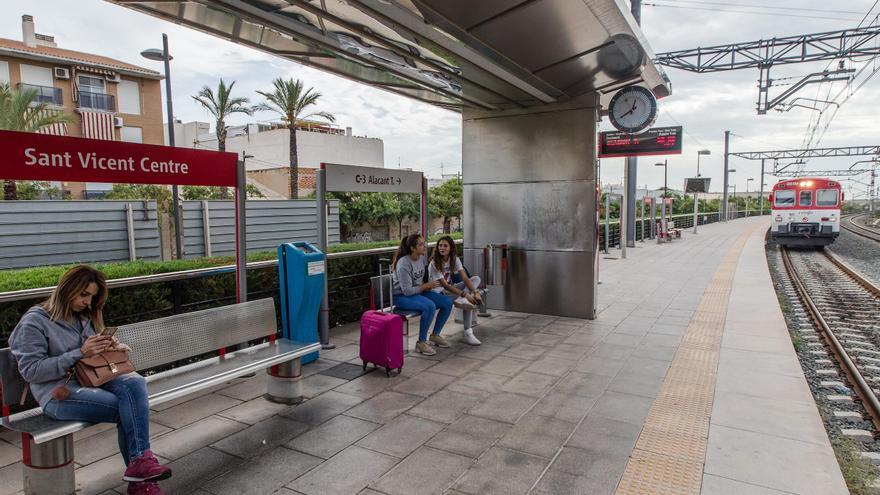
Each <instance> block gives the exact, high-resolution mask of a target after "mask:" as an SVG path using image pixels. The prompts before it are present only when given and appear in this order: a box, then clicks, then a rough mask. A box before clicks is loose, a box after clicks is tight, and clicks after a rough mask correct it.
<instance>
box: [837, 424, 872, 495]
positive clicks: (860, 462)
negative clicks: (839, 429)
mask: <svg viewBox="0 0 880 495" xmlns="http://www.w3.org/2000/svg"><path fill="white" fill-rule="evenodd" d="M831 446H832V447H834V453H835V455H837V463H838V464H839V465H840V472H841V473H842V474H843V479H844V480H846V486H847V487H848V488H849V492H850V494H852V495H878V493H880V490H877V489H876V488H873V487H872V486H871V485H872V484H873V483H874V481H875V480H876V479H877V468H876V467H874V465H873V464H871V462H870V461H868V460H865V459H863V458H862V456H861V452H862V447H861V446H860V445H859V444H858V442H856V441H855V440H853V439H851V438H847V437H844V436H839V437H837V438H834V439H832V441H831Z"/></svg>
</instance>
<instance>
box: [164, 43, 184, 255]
mask: <svg viewBox="0 0 880 495" xmlns="http://www.w3.org/2000/svg"><path fill="white" fill-rule="evenodd" d="M162 58H163V60H162V62H163V63H164V64H165V100H166V102H165V103H166V105H165V108H166V110H167V111H168V146H171V147H172V148H173V147H174V108H173V105H172V104H171V56H170V55H169V54H168V35H167V34H165V33H162ZM171 209H172V210H173V211H172V212H171V214H172V215H174V247H175V249H176V250H177V259H179V260H182V259H183V235H182V234H181V232H180V224H181V222H183V215H182V214H181V211H180V197H179V196H178V192H177V184H172V186H171Z"/></svg>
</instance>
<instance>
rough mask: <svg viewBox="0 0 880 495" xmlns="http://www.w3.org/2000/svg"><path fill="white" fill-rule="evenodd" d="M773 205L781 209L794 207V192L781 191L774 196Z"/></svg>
mask: <svg viewBox="0 0 880 495" xmlns="http://www.w3.org/2000/svg"><path fill="white" fill-rule="evenodd" d="M773 204H774V205H776V206H779V207H783V208H784V207H787V206H794V191H792V190H791V189H780V190H779V191H776V193H775V194H773Z"/></svg>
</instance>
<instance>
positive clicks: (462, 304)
mask: <svg viewBox="0 0 880 495" xmlns="http://www.w3.org/2000/svg"><path fill="white" fill-rule="evenodd" d="M452 304H454V305H455V306H456V307H457V308H461V309H474V308H475V306H474V305H473V304H471V302H470V301H468V300H467V298H466V297H459V298H458V299H456V300H455V301H453V303H452Z"/></svg>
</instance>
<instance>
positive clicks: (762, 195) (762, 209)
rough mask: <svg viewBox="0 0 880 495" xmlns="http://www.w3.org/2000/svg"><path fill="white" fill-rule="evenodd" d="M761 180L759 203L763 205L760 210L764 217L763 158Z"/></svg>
mask: <svg viewBox="0 0 880 495" xmlns="http://www.w3.org/2000/svg"><path fill="white" fill-rule="evenodd" d="M760 180H761V192H760V195H761V199H760V201H759V202H760V205H761V206H760V208H761V210H760V213H759V215H763V214H764V158H761V179H760Z"/></svg>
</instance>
